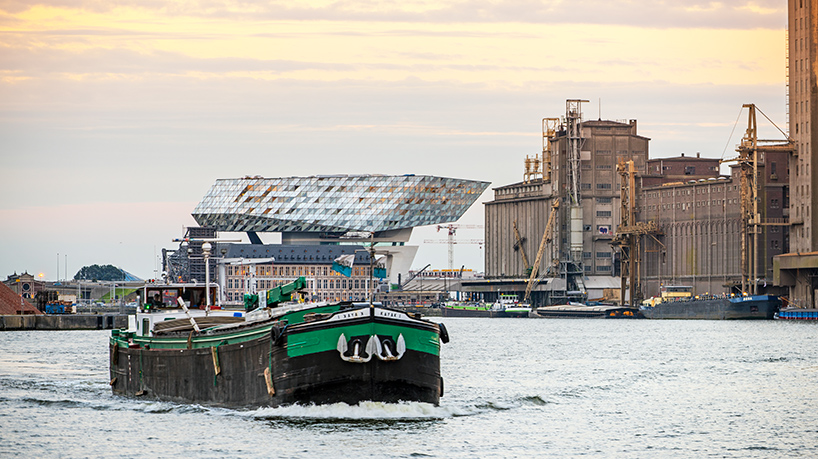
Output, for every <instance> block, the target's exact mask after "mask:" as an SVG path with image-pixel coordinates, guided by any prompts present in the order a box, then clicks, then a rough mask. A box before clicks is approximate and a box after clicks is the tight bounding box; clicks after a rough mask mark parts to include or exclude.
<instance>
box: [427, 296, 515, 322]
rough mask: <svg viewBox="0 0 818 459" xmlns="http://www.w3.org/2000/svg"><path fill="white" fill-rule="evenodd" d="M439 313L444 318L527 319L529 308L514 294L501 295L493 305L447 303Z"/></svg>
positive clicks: (441, 307)
mask: <svg viewBox="0 0 818 459" xmlns="http://www.w3.org/2000/svg"><path fill="white" fill-rule="evenodd" d="M440 311H441V313H442V315H443V316H444V317H528V315H529V313H530V312H531V306H530V305H528V304H526V303H520V301H519V300H518V299H517V295H515V294H511V293H509V294H506V293H501V294H499V295H498V298H497V301H496V302H494V303H459V302H456V301H448V302H446V303H443V304H442V305H441V306H440Z"/></svg>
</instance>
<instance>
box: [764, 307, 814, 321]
mask: <svg viewBox="0 0 818 459" xmlns="http://www.w3.org/2000/svg"><path fill="white" fill-rule="evenodd" d="M775 318H776V319H779V320H815V321H818V309H814V308H811V309H805V308H796V307H788V308H784V309H781V310H779V311H778V313H776V315H775Z"/></svg>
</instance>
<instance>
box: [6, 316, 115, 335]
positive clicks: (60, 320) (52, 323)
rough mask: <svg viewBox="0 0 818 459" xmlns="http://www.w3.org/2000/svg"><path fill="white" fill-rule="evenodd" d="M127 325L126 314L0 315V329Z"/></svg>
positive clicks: (55, 328)
mask: <svg viewBox="0 0 818 459" xmlns="http://www.w3.org/2000/svg"><path fill="white" fill-rule="evenodd" d="M127 326H128V316H127V315H126V314H59V315H56V314H55V315H45V314H38V315H34V314H24V315H19V314H18V315H0V331H13V330H110V329H113V328H127Z"/></svg>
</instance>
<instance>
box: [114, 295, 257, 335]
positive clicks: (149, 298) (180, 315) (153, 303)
mask: <svg viewBox="0 0 818 459" xmlns="http://www.w3.org/2000/svg"><path fill="white" fill-rule="evenodd" d="M205 288H206V287H205V285H204V284H181V283H180V284H146V285H145V286H143V287H142V289H141V292H140V300H139V301H138V304H139V305H138V306H137V310H136V316H130V318H129V321H131V320H132V322H129V324H128V330H129V331H133V332H136V335H137V336H153V334H154V331H155V330H157V329H159V328H162V327H163V325H158V324H163V323H164V324H165V325H169V322H170V321H176V320H178V319H184V320H186V321H190V319H191V318H194V319H196V320H197V322H200V321H202V319H209V320H208V321H207V322H210V321H212V320H213V318H216V317H233V318H236V319H235V320H244V310H240V311H239V310H235V311H234V310H224V309H222V307H221V295H219V286H218V284H215V283H213V282H211V283H210V302H211V303H214V301H215V304H211V305H210V308H209V309H208V308H207V290H205ZM180 299H181V301H182V302H184V304H185V306H186V307H187V308H188V310H187V311H185V310H184V309H183V308H182V305H181V303H180ZM203 323H204V322H203Z"/></svg>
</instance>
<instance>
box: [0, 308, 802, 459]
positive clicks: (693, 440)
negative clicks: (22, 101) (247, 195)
mask: <svg viewBox="0 0 818 459" xmlns="http://www.w3.org/2000/svg"><path fill="white" fill-rule="evenodd" d="M435 320H437V321H442V322H444V323H445V324H446V326H447V328H448V330H449V335H450V336H451V339H452V340H451V342H450V343H448V344H446V345H444V346H443V349H442V357H441V362H442V363H441V371H442V373H443V376H444V379H445V390H446V393H445V395H444V396H443V398H442V399H441V404H440V406H438V407H434V406H431V405H426V404H419V403H407V404H380V403H364V404H361V405H359V406H347V405H343V404H341V405H330V406H290V407H282V408H261V409H257V410H252V411H240V410H229V409H222V408H211V407H204V406H198V405H180V404H174V403H164V402H156V401H150V400H142V399H138V400H135V399H128V398H123V397H118V396H113V395H112V394H111V391H110V388H109V386H108V368H107V365H108V362H107V341H108V340H107V337H108V335H109V333H110V332H109V331H65V332H54V331H32V332H4V333H0V457H111V458H122V457H179V458H182V457H184V458H187V457H214V458H218V457H277V458H313V457H326V458H342V457H350V458H352V457H354V458H361V457H406V458H425V457H433V458H453V457H469V458H472V457H473V458H478V457H479V458H489V457H592V458H595V457H605V458H608V457H617V458H647V457H650V458H656V457H672V458H676V457H689V458H700V457H720V458H721V457H728V458H752V457H775V458H779V457H818V338H817V337H818V324H812V323H792V322H783V321H730V322H727V321H650V320H600V319H596V320H595V319H574V320H571V319H468V318H447V319H442V318H436V319H435Z"/></svg>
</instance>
